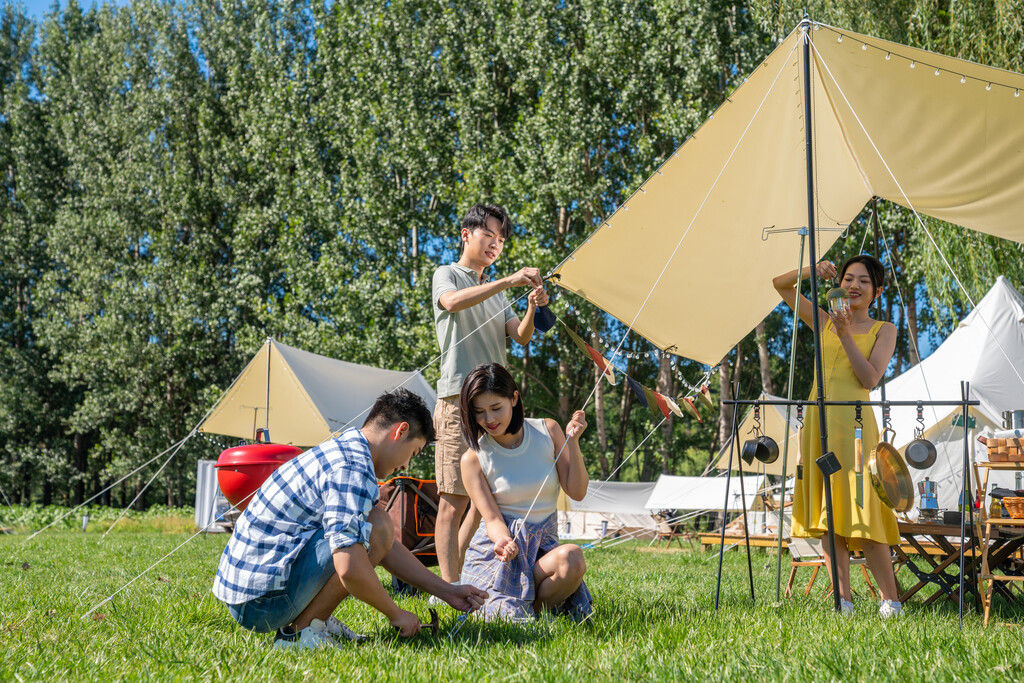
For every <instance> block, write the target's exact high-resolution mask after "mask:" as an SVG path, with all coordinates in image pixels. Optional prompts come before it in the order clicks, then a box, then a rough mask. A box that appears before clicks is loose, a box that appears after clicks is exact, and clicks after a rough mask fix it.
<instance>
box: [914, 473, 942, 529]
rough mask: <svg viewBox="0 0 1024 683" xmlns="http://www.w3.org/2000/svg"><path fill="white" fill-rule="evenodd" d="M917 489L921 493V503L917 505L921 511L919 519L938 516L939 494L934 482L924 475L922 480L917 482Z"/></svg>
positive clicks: (931, 518)
mask: <svg viewBox="0 0 1024 683" xmlns="http://www.w3.org/2000/svg"><path fill="white" fill-rule="evenodd" d="M917 490H918V491H919V492H920V494H921V496H920V501H921V503H920V505H919V506H918V509H919V510H920V512H921V519H922V520H925V521H930V520H934V519H936V518H938V516H939V494H938V488H937V486H936V484H935V482H934V481H932V480H930V479H929V478H928V477H925V478H924V481H922V482H919V483H918V484H917Z"/></svg>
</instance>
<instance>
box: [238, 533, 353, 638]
mask: <svg viewBox="0 0 1024 683" xmlns="http://www.w3.org/2000/svg"><path fill="white" fill-rule="evenodd" d="M332 574H334V557H333V554H332V552H331V547H330V545H329V544H328V543H327V541H326V539H324V532H323V529H321V530H320V531H317V532H316V533H315V534H313V537H312V538H310V539H309V542H308V543H306V547H304V548H303V549H302V551H301V552H300V553H299V554H298V556H297V557H296V558H295V561H294V562H293V563H292V569H291V573H290V574H289V576H288V584H287V585H286V586H285V588H284V589H283V590H277V591H271V592H269V593H267V594H265V595H261V596H260V597H258V598H254V599H252V600H250V601H249V602H243V603H242V604H240V605H228V606H227V607H228V611H229V612H231V616H232V617H234V618H235V621H237V622H238V625H239V626H241V627H242V628H247V629H250V630H253V631H256V632H258V633H270V632H271V631H276V630H277V629H279V628H281V627H282V626H287V625H288V624H290V623H292V622H293V621H295V618H296V617H297V616H299V614H301V613H302V610H304V609H306V605H308V604H309V603H310V602H312V600H313V598H314V597H316V594H317V593H319V592H320V589H321V588H323V587H324V585H326V584H327V580H328V579H330V578H331V575H332Z"/></svg>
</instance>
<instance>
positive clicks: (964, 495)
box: [957, 382, 988, 633]
mask: <svg viewBox="0 0 1024 683" xmlns="http://www.w3.org/2000/svg"><path fill="white" fill-rule="evenodd" d="M970 396H971V383H970V382H960V397H961V400H962V401H963V403H962V404H961V406H960V419H962V420H963V421H964V424H963V427H964V476H963V479H961V482H962V487H961V491H960V500H966V501H967V509H968V510H969V514H970V516H971V536H972V539H971V547H972V548H975V549H976V550H977V549H980V550H981V552H983V553H985V552H988V549H987V548H982V547H981V544H980V543H977V536H978V530H977V528H976V527H975V526H974V496H973V495H970V494H972V493H974V490H973V488H974V487H973V486H972V485H971V469H970V457H969V453H968V451H969V446H968V437H967V435H968V434H969V433H970V432H969V431H968V429H967V426H968V422H967V418H968V414H967V413H968V400H969V399H970ZM984 500H985V499H984V497H983V498H982V501H984ZM966 522H967V515H965V514H964V513H963V510H962V509H961V511H960V593H959V595H958V598H959V599H958V600H957V602H958V603H959V615H958V618H959V623H960V632H961V633H963V630H964V556H965V555H967V549H966V548H965V547H964V543H965V542H966V538H965V537H966V536H967V533H966V529H965V528H964V524H965V523H966ZM977 566H978V565H977V564H976V563H975V562H973V561H972V562H971V573H972V574H973V576H974V577H976V576H977V571H978V569H977ZM971 581H972V583H977V582H976V581H975V579H974V578H973V577H972V579H971ZM978 597H979V598H980V597H981V592H980V591H979V592H978Z"/></svg>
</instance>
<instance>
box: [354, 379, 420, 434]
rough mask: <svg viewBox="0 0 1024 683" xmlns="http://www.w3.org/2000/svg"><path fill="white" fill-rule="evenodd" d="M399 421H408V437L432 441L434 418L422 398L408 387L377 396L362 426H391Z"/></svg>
mask: <svg viewBox="0 0 1024 683" xmlns="http://www.w3.org/2000/svg"><path fill="white" fill-rule="evenodd" d="M399 422H408V423H409V438H410V439H418V438H420V437H422V438H424V439H426V440H427V443H433V442H434V439H435V438H436V435H435V434H434V418H433V416H432V415H431V414H430V410H429V409H428V408H427V404H426V403H424V402H423V399H422V398H420V397H419V396H417V395H416V394H414V393H412V392H411V391H409V390H408V389H402V388H399V389H395V390H394V391H386V392H384V393H383V394H381V395H380V396H378V397H377V400H376V401H374V403H373V407H371V408H370V414H369V415H367V416H366V422H364V423H363V426H364V427H366V426H368V425H372V426H374V427H391V426H392V425H395V424H398V423H399Z"/></svg>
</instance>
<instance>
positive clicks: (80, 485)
mask: <svg viewBox="0 0 1024 683" xmlns="http://www.w3.org/2000/svg"><path fill="white" fill-rule="evenodd" d="M72 443H73V445H74V453H75V469H76V470H78V479H77V480H76V481H75V498H74V502H75V505H81V504H82V501H84V500H85V478H86V477H87V476H88V473H89V472H88V468H87V464H88V463H87V462H86V458H85V454H86V443H85V435H84V434H75V436H74V437H73V440H72Z"/></svg>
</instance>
